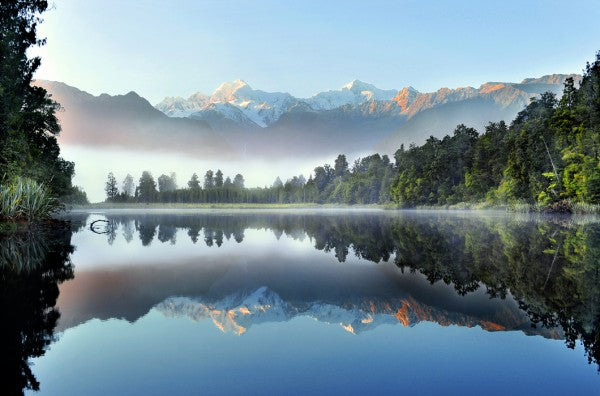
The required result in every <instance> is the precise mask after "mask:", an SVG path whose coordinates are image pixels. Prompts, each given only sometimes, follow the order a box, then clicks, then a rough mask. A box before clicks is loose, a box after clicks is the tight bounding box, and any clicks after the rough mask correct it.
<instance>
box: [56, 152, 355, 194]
mask: <svg viewBox="0 0 600 396" xmlns="http://www.w3.org/2000/svg"><path fill="white" fill-rule="evenodd" d="M61 155H62V157H63V158H65V159H66V160H69V161H74V162H75V163H76V167H75V177H74V178H73V184H74V185H78V186H80V187H83V189H84V190H85V192H86V193H87V196H88V199H89V200H90V202H100V201H104V199H105V198H106V193H105V191H104V185H105V182H106V176H107V174H108V173H109V172H113V173H114V174H115V177H116V178H117V181H118V183H119V187H120V186H121V182H122V180H123V179H124V178H125V176H126V175H127V174H128V173H129V174H131V175H132V176H133V178H134V181H135V182H136V183H137V181H138V179H139V177H140V176H141V174H142V172H143V171H145V170H148V171H150V172H152V175H153V176H154V177H155V178H157V177H158V176H160V175H161V174H166V175H169V174H170V173H171V172H175V173H176V175H177V184H178V186H179V187H185V188H187V182H188V180H190V177H191V176H192V174H193V173H196V174H197V175H198V177H199V178H200V179H201V180H202V178H203V177H204V173H205V172H206V171H207V170H209V169H212V170H213V171H216V170H217V169H221V171H223V173H224V175H225V177H227V176H229V177H231V178H232V179H233V177H234V176H235V175H236V174H237V173H241V174H242V175H243V176H244V179H245V185H246V187H265V186H271V185H272V184H273V181H274V180H275V178H276V177H280V178H281V180H283V181H284V182H285V180H286V179H289V178H292V177H293V176H298V175H300V174H302V175H304V176H305V177H306V178H307V179H308V176H309V175H310V174H311V172H312V171H313V169H314V168H315V167H316V166H318V165H322V164H324V163H329V164H331V163H333V160H334V159H335V157H334V156H323V157H320V156H315V157H308V158H304V157H301V156H298V157H292V156H290V157H287V158H271V159H269V158H262V159H261V158H249V157H243V158H239V159H217V158H210V159H208V158H207V159H203V158H201V157H196V158H195V157H192V156H189V155H186V154H185V153H176V152H157V151H128V150H125V149H119V148H110V147H98V148H94V147H86V146H73V145H67V144H62V145H61ZM357 156H358V155H357ZM351 159H352V157H349V160H351Z"/></svg>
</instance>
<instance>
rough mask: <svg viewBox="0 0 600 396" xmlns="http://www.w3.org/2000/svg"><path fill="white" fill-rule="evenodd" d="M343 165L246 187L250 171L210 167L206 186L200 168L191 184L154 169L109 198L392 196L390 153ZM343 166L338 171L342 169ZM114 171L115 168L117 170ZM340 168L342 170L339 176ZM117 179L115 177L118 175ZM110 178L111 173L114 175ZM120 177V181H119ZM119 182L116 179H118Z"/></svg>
mask: <svg viewBox="0 0 600 396" xmlns="http://www.w3.org/2000/svg"><path fill="white" fill-rule="evenodd" d="M336 166H337V171H336V170H335V168H332V167H331V166H330V165H328V164H326V165H324V166H319V167H317V168H315V177H314V178H313V177H312V175H311V177H310V178H309V179H308V180H306V178H305V177H304V176H302V175H298V176H294V177H292V178H291V179H288V180H286V182H285V183H283V182H282V181H281V179H280V178H279V177H278V178H277V179H275V182H274V183H273V185H272V186H271V187H265V188H246V187H245V186H244V183H245V180H244V176H242V175H241V174H239V173H238V174H236V175H235V177H234V178H233V181H232V180H231V178H230V177H227V178H226V179H225V180H223V177H224V175H223V172H221V170H217V172H216V173H215V172H213V171H212V170H208V171H207V172H206V174H205V177H204V185H203V187H201V186H200V181H199V179H198V175H197V174H196V173H194V174H193V175H192V177H191V179H190V180H189V181H188V182H187V188H177V186H176V184H175V174H171V176H167V175H161V176H160V177H159V178H158V191H156V182H155V181H154V178H153V177H152V175H151V174H150V172H147V171H145V172H143V174H142V177H141V178H140V181H139V184H138V186H137V188H136V194H135V195H134V196H133V197H131V196H128V195H126V194H125V193H124V192H123V193H118V190H112V186H113V183H109V184H110V186H111V191H113V192H114V193H115V195H114V198H112V199H108V200H107V201H108V202H145V203H151V202H162V203H211V204H212V203H247V204H257V203H267V204H288V203H294V204H296V203H337V204H361V205H366V204H383V203H387V202H389V200H390V196H389V191H390V185H391V182H392V180H393V178H394V173H395V172H394V167H393V165H392V164H391V163H390V160H389V158H388V157H387V156H385V155H384V156H380V155H379V154H374V155H371V156H369V157H365V158H362V159H358V160H356V161H355V163H354V165H353V167H352V170H349V169H348V163H347V161H346V157H345V156H344V155H340V156H338V158H337V160H336ZM336 172H337V173H336ZM111 174H112V173H111ZM336 174H337V175H338V176H336ZM113 179H114V177H113ZM109 180H110V178H109ZM115 183H116V182H115ZM115 188H116V184H115Z"/></svg>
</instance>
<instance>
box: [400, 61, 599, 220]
mask: <svg viewBox="0 0 600 396" xmlns="http://www.w3.org/2000/svg"><path fill="white" fill-rule="evenodd" d="M599 144H600V53H598V54H597V56H596V60H595V62H594V63H591V64H589V63H588V64H587V66H586V69H585V71H584V75H583V79H582V81H581V85H580V87H576V86H575V84H574V82H573V80H572V79H567V81H566V83H565V88H564V92H563V95H562V97H561V99H560V100H557V98H556V97H555V96H554V95H552V94H550V93H546V94H543V95H542V96H541V97H540V98H534V99H533V100H532V101H531V103H530V104H529V105H528V106H527V107H526V108H525V109H524V110H523V111H521V112H520V113H519V114H518V115H517V117H516V118H515V119H514V120H513V121H512V123H511V124H510V126H507V125H506V124H505V123H504V122H498V123H490V124H489V125H488V126H487V127H486V129H485V131H484V133H483V134H481V135H479V134H478V133H477V131H475V130H474V129H471V128H467V127H465V126H464V125H459V126H458V127H457V128H456V130H455V131H454V134H453V135H452V136H446V137H444V138H443V139H441V140H440V139H436V138H434V137H431V138H429V139H428V140H427V142H426V143H425V144H424V145H422V146H420V147H416V146H410V147H409V148H408V149H404V148H403V147H401V148H400V150H398V151H397V152H396V155H395V159H396V169H397V177H396V179H395V181H394V183H393V186H392V191H391V196H392V199H393V201H394V202H396V203H399V204H402V205H408V206H414V205H446V204H455V203H458V202H488V203H491V204H502V203H516V202H521V203H527V204H537V205H541V206H552V205H553V206H554V207H556V208H561V207H564V208H567V209H568V207H569V206H570V205H572V204H573V203H589V204H598V203H600V161H599V160H600V157H599V156H598V149H599V148H600V146H599Z"/></svg>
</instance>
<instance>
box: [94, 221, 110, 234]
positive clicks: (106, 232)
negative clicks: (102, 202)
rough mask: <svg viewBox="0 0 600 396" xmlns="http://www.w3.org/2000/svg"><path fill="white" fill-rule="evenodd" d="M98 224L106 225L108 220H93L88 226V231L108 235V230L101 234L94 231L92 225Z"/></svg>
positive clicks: (98, 232)
mask: <svg viewBox="0 0 600 396" xmlns="http://www.w3.org/2000/svg"><path fill="white" fill-rule="evenodd" d="M99 222H104V223H108V220H94V221H92V223H91V224H90V230H92V232H95V233H96V234H108V230H106V231H102V232H101V231H96V230H95V229H94V224H96V223H99Z"/></svg>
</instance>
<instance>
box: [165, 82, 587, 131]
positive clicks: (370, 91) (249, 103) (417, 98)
mask: <svg viewBox="0 0 600 396" xmlns="http://www.w3.org/2000/svg"><path fill="white" fill-rule="evenodd" d="M567 77H573V78H574V79H575V80H576V81H578V80H579V79H580V76H579V75H562V74H553V75H547V76H543V77H540V78H528V79H525V80H523V81H521V82H520V83H503V82H488V83H485V84H482V85H481V86H480V87H479V88H473V87H464V88H456V89H450V88H441V89H439V90H437V91H435V92H427V93H421V92H419V91H417V90H416V89H414V88H413V87H404V88H402V89H400V90H396V89H390V90H384V89H380V88H377V87H375V86H374V85H372V84H368V83H365V82H362V81H360V80H354V81H351V82H349V83H348V84H346V85H344V86H342V87H341V88H340V89H338V90H329V91H325V92H320V93H317V94H316V95H314V96H312V97H310V98H305V99H302V98H295V97H293V96H292V95H290V94H288V93H282V92H265V91H261V90H255V89H252V88H251V87H250V86H249V85H248V84H247V83H246V82H245V81H243V80H235V81H233V82H228V83H223V84H221V86H219V88H217V90H216V91H215V92H214V93H213V94H212V95H210V96H208V95H204V94H201V93H196V94H194V95H192V96H190V97H189V98H188V99H183V98H181V97H167V98H165V99H164V100H163V101H162V102H160V103H159V104H157V105H156V108H157V109H159V110H160V111H162V112H163V113H165V114H167V115H169V116H172V117H191V118H195V119H200V120H203V121H206V122H208V123H209V124H210V125H211V126H212V127H213V128H214V129H223V128H230V127H231V126H232V125H234V126H236V127H239V128H242V129H247V128H266V127H269V126H271V125H274V124H276V123H277V122H278V121H279V120H280V118H282V116H284V115H286V114H289V113H292V112H295V113H309V114H313V115H312V116H311V117H314V114H318V115H320V114H325V115H326V116H327V117H338V118H339V117H340V116H341V117H352V118H353V120H352V121H353V122H356V117H357V116H358V117H370V118H373V117H375V118H387V119H390V120H392V122H391V123H388V124H389V125H390V126H393V125H395V126H400V124H402V123H403V122H405V121H407V120H409V119H410V118H412V117H414V116H416V115H417V114H419V113H421V112H424V111H426V110H430V109H435V108H437V107H440V106H444V105H447V104H451V103H464V102H468V101H474V100H484V101H488V100H489V101H491V102H492V103H494V104H495V105H497V106H498V108H499V110H503V109H507V108H511V114H512V109H517V111H518V109H520V108H522V107H524V106H526V105H527V104H528V103H529V101H530V100H531V98H532V97H534V96H537V95H540V94H541V93H543V92H546V91H551V92H554V93H557V94H560V92H561V90H562V87H563V84H564V81H565V80H566V78H567ZM515 114H516V113H515ZM490 121H493V120H490ZM464 122H465V123H467V124H468V123H469V119H468V118H467V119H465V120H464Z"/></svg>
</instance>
